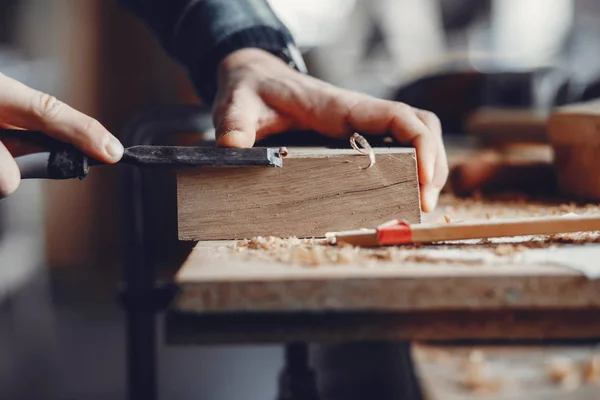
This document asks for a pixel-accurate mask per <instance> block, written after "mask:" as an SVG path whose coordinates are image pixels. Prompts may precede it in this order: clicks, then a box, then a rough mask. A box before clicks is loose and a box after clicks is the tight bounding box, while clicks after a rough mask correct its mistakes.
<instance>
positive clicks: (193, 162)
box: [0, 129, 283, 179]
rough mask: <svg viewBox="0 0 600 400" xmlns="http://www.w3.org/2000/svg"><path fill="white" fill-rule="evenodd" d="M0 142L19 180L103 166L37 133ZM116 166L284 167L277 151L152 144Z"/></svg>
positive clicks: (129, 151) (3, 135)
mask: <svg viewBox="0 0 600 400" xmlns="http://www.w3.org/2000/svg"><path fill="white" fill-rule="evenodd" d="M0 141H1V142H2V143H4V144H5V145H6V147H7V148H8V149H9V151H11V150H12V151H11V153H12V154H13V155H14V156H15V160H16V162H17V165H18V167H19V170H20V171H21V179H73V178H79V179H83V178H85V177H86V176H87V174H88V172H89V168H90V167H92V166H95V165H106V164H104V163H102V162H100V161H98V160H95V159H93V158H91V157H88V156H86V155H85V154H84V153H83V152H81V151H80V150H78V149H76V148H75V147H73V146H72V145H70V144H67V143H64V142H61V141H58V140H56V139H53V138H51V137H49V136H47V135H45V134H44V133H42V132H39V131H28V130H17V129H0ZM20 149H23V151H21V150H20ZM119 163H126V164H132V165H137V166H150V167H151V166H159V167H198V166H219V167H225V166H265V167H282V166H283V160H282V155H281V154H280V153H279V149H277V148H249V149H233V148H217V147H198V146H153V145H139V146H132V147H128V148H126V149H125V151H124V153H123V157H122V158H121V160H120V161H119Z"/></svg>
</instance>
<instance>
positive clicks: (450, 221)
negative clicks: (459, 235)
mask: <svg viewBox="0 0 600 400" xmlns="http://www.w3.org/2000/svg"><path fill="white" fill-rule="evenodd" d="M444 221H446V223H448V224H452V223H454V220H453V219H452V217H451V216H449V215H448V214H446V215H444Z"/></svg>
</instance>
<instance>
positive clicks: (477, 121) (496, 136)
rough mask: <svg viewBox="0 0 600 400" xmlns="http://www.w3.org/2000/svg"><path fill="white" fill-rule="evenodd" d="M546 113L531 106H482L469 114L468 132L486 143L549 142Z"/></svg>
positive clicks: (499, 145) (501, 145)
mask: <svg viewBox="0 0 600 400" xmlns="http://www.w3.org/2000/svg"><path fill="white" fill-rule="evenodd" d="M547 118H548V116H547V114H546V113H545V112H539V111H536V110H531V109H501V108H482V109H479V110H476V111H474V112H473V113H472V114H470V115H469V117H468V118H467V120H466V121H465V123H466V129H467V132H469V133H470V134H471V135H473V136H475V137H476V138H477V139H478V141H479V142H480V143H481V144H483V145H484V146H489V147H504V146H506V145H511V144H515V143H538V144H539V143H547V142H548V137H547V134H546V122H547Z"/></svg>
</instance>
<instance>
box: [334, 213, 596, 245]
mask: <svg viewBox="0 0 600 400" xmlns="http://www.w3.org/2000/svg"><path fill="white" fill-rule="evenodd" d="M590 231H600V215H593V216H587V215H585V216H570V215H566V216H559V217H540V218H526V219H506V220H498V221H475V222H456V223H447V224H408V223H406V222H403V221H398V220H393V221H390V222H386V223H384V224H381V225H379V226H378V227H377V228H375V229H362V230H354V231H342V232H330V233H327V234H326V235H325V236H326V238H327V239H329V241H330V242H331V241H334V242H335V243H340V242H342V243H347V244H351V245H355V246H363V247H375V246H386V245H403V244H417V243H436V242H449V241H455V240H468V239H488V238H498V237H509V236H528V235H553V234H559V233H573V232H590Z"/></svg>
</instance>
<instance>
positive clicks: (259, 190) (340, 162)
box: [177, 148, 421, 240]
mask: <svg viewBox="0 0 600 400" xmlns="http://www.w3.org/2000/svg"><path fill="white" fill-rule="evenodd" d="M375 152H376V163H375V165H373V166H372V167H371V168H368V169H364V168H365V167H366V166H367V165H368V164H369V159H368V158H367V157H365V156H364V155H360V154H358V153H357V152H356V151H354V150H331V149H296V148H292V149H289V155H288V156H287V157H286V158H285V159H284V160H283V168H268V167H228V168H223V167H220V168H219V167H202V168H195V169H182V170H179V171H178V173H177V208H178V223H179V227H178V230H179V239H180V240H211V239H212V240H221V239H242V238H250V237H254V236H280V237H287V236H297V237H322V236H324V235H325V233H326V232H329V231H338V230H346V229H359V228H363V227H365V228H366V227H372V226H375V225H377V224H379V223H382V222H385V221H388V220H390V219H394V218H400V219H406V220H408V221H409V222H411V223H419V222H420V221H421V208H420V201H419V185H418V178H417V166H416V157H415V151H414V149H402V148H394V149H375Z"/></svg>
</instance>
